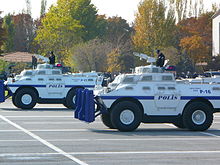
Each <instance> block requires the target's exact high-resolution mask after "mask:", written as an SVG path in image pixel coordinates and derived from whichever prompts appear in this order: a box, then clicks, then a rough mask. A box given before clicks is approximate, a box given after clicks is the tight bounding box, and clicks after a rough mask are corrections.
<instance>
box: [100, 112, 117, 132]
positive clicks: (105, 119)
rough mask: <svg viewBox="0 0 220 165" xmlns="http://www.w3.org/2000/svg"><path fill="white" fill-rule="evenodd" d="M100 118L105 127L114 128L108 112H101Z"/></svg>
mask: <svg viewBox="0 0 220 165" xmlns="http://www.w3.org/2000/svg"><path fill="white" fill-rule="evenodd" d="M101 120H102V122H103V124H104V125H105V126H106V127H108V128H110V129H115V127H114V126H113V124H112V122H111V119H110V114H102V115H101Z"/></svg>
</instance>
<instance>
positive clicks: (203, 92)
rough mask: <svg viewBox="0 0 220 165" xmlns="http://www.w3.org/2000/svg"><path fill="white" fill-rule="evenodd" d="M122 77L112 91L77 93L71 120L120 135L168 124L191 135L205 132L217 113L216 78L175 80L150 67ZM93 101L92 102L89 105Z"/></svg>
mask: <svg viewBox="0 0 220 165" xmlns="http://www.w3.org/2000/svg"><path fill="white" fill-rule="evenodd" d="M136 69H137V71H136V72H135V73H132V74H125V75H124V76H123V78H122V80H120V82H118V83H117V84H116V85H114V88H109V89H108V88H103V89H99V90H96V91H94V94H95V96H96V97H95V99H93V96H92V95H91V92H90V91H87V90H84V91H78V92H77V97H76V98H77V107H76V111H75V117H76V118H79V119H80V120H83V121H86V122H92V121H94V120H95V117H96V116H98V115H100V114H101V118H102V121H103V123H104V124H105V125H106V126H107V127H109V128H115V129H118V130H120V131H133V130H135V129H136V128H137V127H138V126H139V125H140V123H172V124H174V125H175V126H177V127H179V128H187V129H189V130H194V131H203V130H206V129H208V128H209V127H210V126H211V124H212V122H213V113H215V112H219V110H220V80H219V78H215V77H213V78H208V79H207V78H201V79H197V80H176V79H175V77H174V75H173V74H172V73H166V72H163V69H162V68H160V67H156V66H154V65H149V66H147V67H138V68H136ZM93 100H94V101H93Z"/></svg>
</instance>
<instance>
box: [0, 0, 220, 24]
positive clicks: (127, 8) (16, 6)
mask: <svg viewBox="0 0 220 165" xmlns="http://www.w3.org/2000/svg"><path fill="white" fill-rule="evenodd" d="M56 1H57V0H47V7H49V6H51V5H52V4H56ZM140 1H141V0H92V3H93V4H94V5H95V6H96V7H97V9H98V13H99V14H106V15H107V16H109V17H111V16H116V15H117V16H121V17H122V18H124V19H126V20H127V21H128V22H129V23H131V22H133V21H134V18H135V13H136V11H137V8H138V4H139V3H140ZM204 3H205V7H207V8H208V9H210V8H211V4H212V3H220V1H219V0H204ZM40 6H41V0H31V11H32V16H33V18H34V19H36V18H38V17H39V15H40ZM25 8H26V4H25V0H0V11H3V13H2V14H1V16H2V17H3V16H4V15H6V14H8V13H15V14H17V13H21V12H22V10H23V9H25Z"/></svg>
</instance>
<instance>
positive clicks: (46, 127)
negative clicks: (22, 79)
mask: <svg viewBox="0 0 220 165" xmlns="http://www.w3.org/2000/svg"><path fill="white" fill-rule="evenodd" d="M72 116H73V112H72V111H69V110H67V109H65V108H64V107H63V106H61V105H38V106H37V107H36V108H35V109H33V110H29V111H21V110H19V109H17V108H15V107H14V106H13V105H12V104H11V102H10V101H7V102H6V103H3V104H0V165H30V164H31V165H70V164H71V165H72V164H73V165H77V164H79V165H86V164H89V165H114V164H115V165H116V164H117V165H144V164H147V165H151V164H156V165H158V164H162V165H166V164H167V165H170V164H175V165H176V164H178V165H179V164H184V165H185V164H190V165H194V164H195V165H197V164H198V165H201V164H202V165H206V164H207V165H210V164H212V165H217V164H219V162H220V156H219V155H220V144H219V143H220V114H215V119H214V123H213V125H212V127H211V128H210V129H209V130H208V131H206V132H191V131H187V130H181V129H177V128H175V127H174V126H173V125H172V124H142V125H141V126H140V127H139V128H138V129H137V130H136V131H134V132H118V131H116V130H111V129H107V128H106V127H105V126H104V125H103V124H102V122H101V121H100V119H99V118H98V119H97V120H96V121H95V122H93V123H91V124H87V123H84V122H81V121H79V120H76V119H73V117H72Z"/></svg>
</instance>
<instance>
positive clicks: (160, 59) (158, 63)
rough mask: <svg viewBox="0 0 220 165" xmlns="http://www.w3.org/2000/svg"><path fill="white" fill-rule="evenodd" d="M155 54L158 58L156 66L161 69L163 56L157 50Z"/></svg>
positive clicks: (163, 60)
mask: <svg viewBox="0 0 220 165" xmlns="http://www.w3.org/2000/svg"><path fill="white" fill-rule="evenodd" d="M157 54H158V56H157V61H156V66H159V67H163V65H164V62H165V56H164V54H163V53H161V51H160V50H157Z"/></svg>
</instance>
